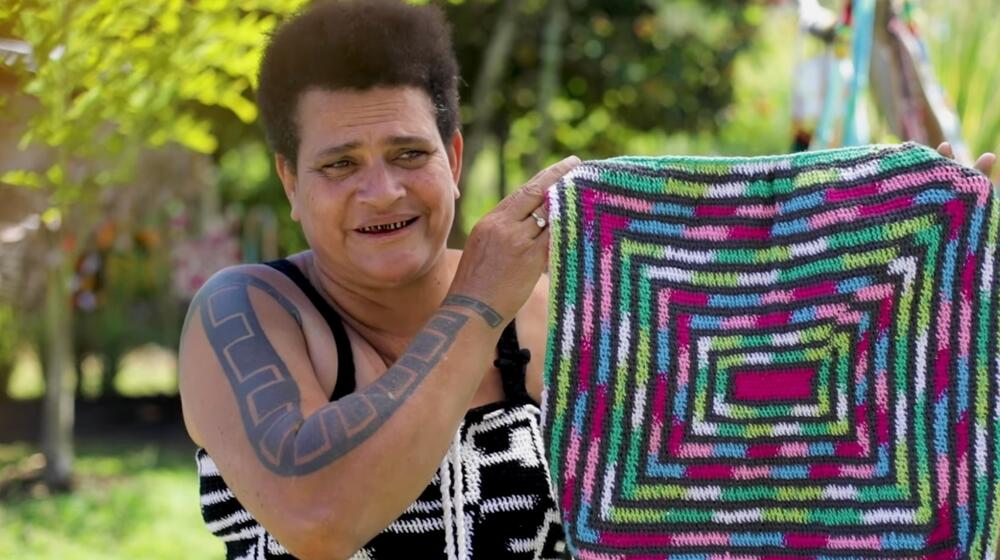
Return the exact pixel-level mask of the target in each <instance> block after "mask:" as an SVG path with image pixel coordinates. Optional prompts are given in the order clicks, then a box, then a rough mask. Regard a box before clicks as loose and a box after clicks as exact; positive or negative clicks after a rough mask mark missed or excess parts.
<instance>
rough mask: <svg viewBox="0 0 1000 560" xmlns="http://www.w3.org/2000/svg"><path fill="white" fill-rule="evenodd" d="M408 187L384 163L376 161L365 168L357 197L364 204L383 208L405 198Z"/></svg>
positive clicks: (379, 208)
mask: <svg viewBox="0 0 1000 560" xmlns="http://www.w3.org/2000/svg"><path fill="white" fill-rule="evenodd" d="M405 194H406V189H405V188H404V187H403V184H402V182H401V181H400V180H399V178H398V177H396V176H395V175H394V174H393V173H392V171H391V170H390V169H388V168H387V166H386V165H385V164H383V163H376V164H375V165H372V166H371V167H369V168H368V169H366V170H365V173H364V175H363V177H361V185H360V187H359V188H358V190H357V193H356V195H355V196H356V197H357V199H358V201H359V202H361V203H362V204H367V205H369V206H371V207H372V208H375V209H378V210H383V209H388V208H390V207H392V205H393V204H395V203H396V201H397V200H399V199H401V198H403V196H404V195H405Z"/></svg>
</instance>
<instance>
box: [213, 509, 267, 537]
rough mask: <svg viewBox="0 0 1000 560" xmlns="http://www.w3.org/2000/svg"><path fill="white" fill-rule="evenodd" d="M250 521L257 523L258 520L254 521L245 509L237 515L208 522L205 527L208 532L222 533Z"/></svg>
mask: <svg viewBox="0 0 1000 560" xmlns="http://www.w3.org/2000/svg"><path fill="white" fill-rule="evenodd" d="M249 521H253V522H254V523H256V522H257V520H256V519H254V518H253V516H252V515H250V512H248V511H247V510H245V509H241V510H239V511H237V512H236V513H233V514H231V515H227V516H225V517H223V518H222V519H216V520H214V521H208V522H206V523H205V525H206V526H207V527H208V530H209V531H211V532H212V533H221V532H223V531H224V530H225V529H226V528H228V527H232V526H234V525H238V524H240V523H247V522H249Z"/></svg>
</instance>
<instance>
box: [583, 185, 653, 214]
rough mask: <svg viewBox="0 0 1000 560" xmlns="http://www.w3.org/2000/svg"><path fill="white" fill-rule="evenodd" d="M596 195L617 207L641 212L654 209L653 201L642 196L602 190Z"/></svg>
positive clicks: (609, 204) (598, 198)
mask: <svg viewBox="0 0 1000 560" xmlns="http://www.w3.org/2000/svg"><path fill="white" fill-rule="evenodd" d="M583 192H585V193H586V192H593V191H587V190H584V191H583ZM596 195H597V200H598V201H600V202H601V203H604V204H607V205H608V206H614V207H615V208H625V209H628V210H631V211H633V212H637V213H640V214H649V213H651V212H652V211H653V203H652V202H650V201H648V200H643V199H641V198H635V197H632V196H622V195H620V194H608V193H605V192H600V191H597V192H596Z"/></svg>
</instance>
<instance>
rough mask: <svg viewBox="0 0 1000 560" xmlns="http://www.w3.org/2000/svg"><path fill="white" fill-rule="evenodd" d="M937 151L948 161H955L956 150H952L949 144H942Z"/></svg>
mask: <svg viewBox="0 0 1000 560" xmlns="http://www.w3.org/2000/svg"><path fill="white" fill-rule="evenodd" d="M937 151H938V153H939V154H941V155H943V156H944V157H946V158H948V159H955V150H953V149H952V148H951V144H949V143H947V142H941V145H940V146H938V149H937Z"/></svg>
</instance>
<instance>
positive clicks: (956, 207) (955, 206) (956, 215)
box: [944, 200, 969, 239]
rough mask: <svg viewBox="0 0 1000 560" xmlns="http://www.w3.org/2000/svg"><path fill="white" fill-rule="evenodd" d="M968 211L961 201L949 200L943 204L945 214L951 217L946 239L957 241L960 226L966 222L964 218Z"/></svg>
mask: <svg viewBox="0 0 1000 560" xmlns="http://www.w3.org/2000/svg"><path fill="white" fill-rule="evenodd" d="M968 210H969V209H968V208H967V207H966V206H965V202H963V201H961V200H949V201H948V202H945V203H944V211H945V213H947V214H948V215H949V216H951V224H950V225H951V227H949V228H948V239H958V236H959V233H960V232H961V229H962V226H964V225H965V224H966V223H967V222H968V219H967V218H966V216H967V215H968Z"/></svg>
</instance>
